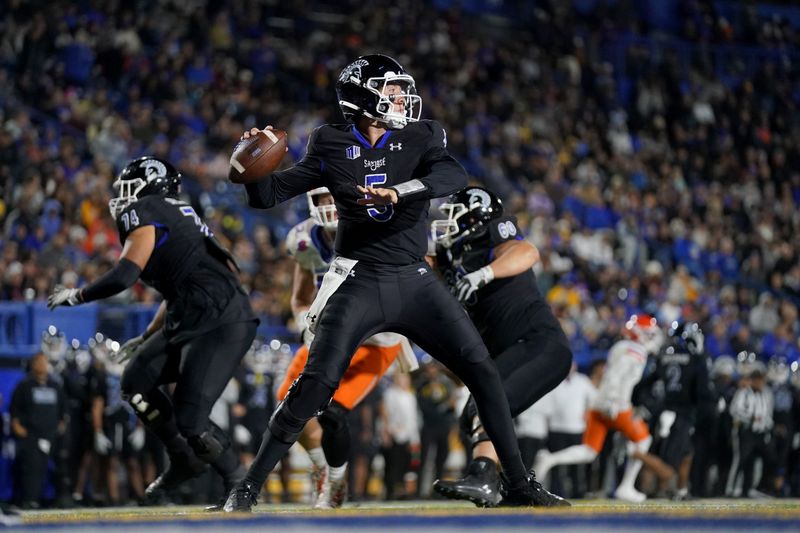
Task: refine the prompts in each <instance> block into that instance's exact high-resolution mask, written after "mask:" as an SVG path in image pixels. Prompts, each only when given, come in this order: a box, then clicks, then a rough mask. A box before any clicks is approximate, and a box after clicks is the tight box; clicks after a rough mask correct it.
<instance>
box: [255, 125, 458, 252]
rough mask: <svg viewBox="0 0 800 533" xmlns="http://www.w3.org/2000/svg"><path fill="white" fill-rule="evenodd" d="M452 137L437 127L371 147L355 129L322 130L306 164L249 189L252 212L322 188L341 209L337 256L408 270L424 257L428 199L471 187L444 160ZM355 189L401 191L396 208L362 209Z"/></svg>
mask: <svg viewBox="0 0 800 533" xmlns="http://www.w3.org/2000/svg"><path fill="white" fill-rule="evenodd" d="M446 146H447V135H446V134H445V131H444V129H442V126H441V125H440V124H439V123H438V122H435V121H430V120H421V121H419V122H412V123H409V124H408V125H407V126H406V127H404V128H403V129H399V130H389V131H387V132H386V133H385V134H384V135H383V136H382V137H381V138H380V139H379V140H378V141H377V142H376V143H375V146H371V145H370V143H369V141H367V139H365V138H364V136H363V135H362V134H361V133H360V132H359V131H358V129H356V128H355V127H354V126H353V125H352V124H332V125H324V126H320V127H319V128H317V129H316V130H314V132H313V133H312V134H311V137H310V138H309V140H308V149H307V151H306V155H305V157H304V158H303V160H302V161H300V162H299V163H297V164H296V165H295V166H293V167H291V168H289V169H287V170H284V171H278V172H273V173H271V174H269V175H268V176H267V177H266V179H264V180H263V181H260V182H257V183H254V184H250V185H247V186H246V187H247V194H248V198H249V203H250V206H252V207H258V208H269V207H272V206H274V205H276V204H278V203H280V202H283V201H285V200H288V199H289V198H292V197H293V196H297V195H298V194H301V193H304V192H306V191H309V190H311V189H314V188H317V187H323V186H324V187H327V188H328V189H329V190H330V192H331V194H332V195H333V198H334V200H335V202H336V211H337V213H338V215H339V228H338V231H337V233H336V253H337V255H341V256H345V257H348V258H350V259H357V260H359V261H363V262H368V263H383V264H390V265H409V264H413V263H417V262H420V261H422V260H423V258H424V256H425V251H426V249H427V235H428V231H427V227H426V224H425V219H426V217H427V213H428V207H429V204H430V199H431V198H438V197H442V196H447V195H449V194H452V193H454V192H456V191H459V190H461V189H463V188H464V187H465V186H466V185H467V175H466V172H465V171H464V169H463V167H462V166H461V165H460V164H459V163H458V162H457V161H456V160H455V159H453V158H452V157H451V156H450V155H449V154H448V153H447V149H446ZM357 185H361V186H370V185H371V186H374V187H384V188H388V187H393V186H394V187H397V186H399V188H398V192H400V201H399V202H398V203H397V204H396V205H386V206H373V207H369V206H363V205H359V204H358V203H357V202H358V200H359V199H361V198H363V197H364V196H363V195H362V194H361V193H359V192H358V189H356V186H357Z"/></svg>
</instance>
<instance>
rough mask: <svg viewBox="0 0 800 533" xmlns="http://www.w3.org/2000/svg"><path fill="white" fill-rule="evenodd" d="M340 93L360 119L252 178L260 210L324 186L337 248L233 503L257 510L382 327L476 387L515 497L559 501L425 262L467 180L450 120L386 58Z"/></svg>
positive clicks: (483, 355) (350, 115) (526, 501)
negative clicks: (297, 361) (424, 112)
mask: <svg viewBox="0 0 800 533" xmlns="http://www.w3.org/2000/svg"><path fill="white" fill-rule="evenodd" d="M336 93H337V96H338V100H339V106H340V108H341V109H342V111H343V113H344V115H345V118H347V119H348V121H350V122H351V124H338V125H323V126H321V127H319V128H317V129H316V130H314V132H313V133H312V135H311V137H310V139H309V142H308V149H307V153H306V155H305V157H304V158H303V160H302V161H300V162H299V163H298V164H297V165H295V166H293V167H292V168H290V169H288V170H284V171H279V172H272V173H270V174H269V175H268V176H265V179H264V180H263V181H260V182H257V183H252V184H249V185H247V186H246V189H247V195H248V199H249V203H250V205H251V206H252V207H256V208H261V209H267V208H270V207H273V206H275V205H277V204H279V203H281V202H283V201H285V200H288V199H290V198H292V197H294V196H297V195H299V194H302V193H305V192H306V191H309V190H311V189H315V188H317V187H323V186H324V187H327V188H328V189H329V190H330V192H331V194H332V195H333V198H334V201H335V204H336V211H337V213H338V214H339V226H338V232H337V234H336V243H335V251H336V255H337V257H336V258H335V259H334V260H333V262H332V264H331V267H330V270H329V271H328V273H326V274H325V277H324V280H323V284H322V287H320V290H319V292H318V295H317V298H316V300H315V302H314V304H313V305H312V306H311V309H310V310H309V315H308V317H309V318H308V322H309V327H310V328H311V329H312V332H313V333H315V334H316V337H315V338H314V341H313V343H312V344H311V347H310V352H309V357H308V363H307V365H306V367H305V370H304V371H303V373H302V374H301V375H300V377H299V378H298V379H297V381H296V382H295V383H294V384H293V386H292V387H291V388H290V390H289V392H288V394H287V396H286V398H285V399H284V400H283V401H282V402H281V403H280V405H279V406H278V408H277V409H276V411H275V413H274V415H273V416H272V419H271V420H270V424H269V428H268V431H267V432H266V433H265V435H264V440H263V442H262V445H261V448H260V449H259V452H258V455H257V456H256V459H255V461H254V462H253V464H252V465H251V467H250V470H249V471H248V473H247V476H246V477H245V479H244V481H243V482H242V483H241V484H240V485H239V486H238V487H237V489H236V490H234V491H232V492H231V494H230V496H229V498H228V501H227V503H226V504H225V510H226V511H237V510H249V509H250V508H251V507H252V505H253V504H254V503H255V501H256V499H257V496H258V493H259V491H260V489H261V486H262V484H263V483H264V480H265V479H266V477H267V475H268V474H269V472H270V471H271V470H272V468H273V467H274V466H275V464H276V463H277V462H278V460H280V458H281V457H282V456H283V455H284V454H285V453H286V452H287V451H288V450H289V447H290V446H291V445H292V443H294V442H295V441H296V440H297V438H298V435H299V434H300V432H301V431H302V429H303V426H304V425H305V424H306V422H307V421H308V420H309V419H310V418H312V417H313V416H315V415H317V414H318V413H319V412H320V411H321V410H323V409H324V408H325V407H326V406H327V405H328V404H329V402H330V400H331V396H332V395H333V392H334V391H335V390H336V388H337V386H338V384H339V380H340V379H341V377H342V375H343V374H344V372H345V370H346V369H347V367H348V365H349V363H350V358H351V356H352V354H353V353H355V351H356V348H357V347H358V346H359V345H360V344H361V343H362V342H364V340H365V339H366V338H367V337H370V336H371V335H374V334H375V333H379V332H382V331H392V332H395V333H400V334H402V335H406V336H407V337H408V338H409V339H411V340H412V341H414V342H416V343H417V344H418V345H419V346H420V347H422V349H424V350H425V351H427V352H428V353H430V354H431V355H433V356H434V357H436V358H437V359H439V360H440V361H441V362H443V363H444V364H446V365H447V366H448V367H450V369H451V370H452V371H453V372H454V373H455V374H457V375H458V376H459V377H460V378H461V379H462V380H463V381H464V383H465V384H466V385H467V387H469V389H470V390H471V391H472V393H473V394H474V395H475V398H476V403H477V406H478V410H479V411H480V412H481V413H483V414H484V415H485V417H484V420H485V422H486V426H487V433H488V434H489V436H490V437H491V438H492V440H493V442H494V444H495V446H496V447H497V450H498V455H499V456H500V462H501V464H502V465H503V470H504V471H505V474H506V476H507V477H508V480H509V483H508V490H509V494H508V497H507V498H506V501H507V502H508V503H509V504H517V505H534V504H539V505H548V504H553V503H554V502H556V501H557V500H556V498H555V497H553V496H552V495H550V494H549V493H546V491H544V489H543V488H541V485H539V484H538V483H537V482H536V481H535V480H534V479H533V478H532V477H530V476H529V475H528V474H527V473H526V472H525V467H524V465H523V464H522V459H521V458H520V454H519V448H518V447H517V443H516V439H515V436H514V426H513V423H512V420H511V415H510V412H509V408H508V401H507V400H506V398H505V395H504V394H503V389H502V382H501V381H500V376H499V374H498V372H497V368H496V367H495V365H494V363H493V362H492V360H491V357H489V353H488V351H487V350H486V347H485V345H484V344H483V342H482V341H481V338H480V335H478V332H477V330H476V329H475V326H474V325H473V324H472V322H471V321H470V320H469V317H468V316H467V315H466V313H464V311H463V309H462V308H461V306H460V305H459V303H458V301H457V300H456V299H455V298H454V297H453V296H452V295H451V294H450V293H449V292H448V290H447V288H446V287H445V285H444V283H442V281H441V280H440V279H439V278H438V276H436V275H435V274H434V273H432V272H431V270H430V267H429V266H428V264H427V263H426V262H425V260H424V256H425V251H426V249H427V233H428V232H427V228H426V224H425V218H426V215H427V212H428V207H429V201H430V199H431V198H436V197H441V196H446V195H449V194H452V193H454V192H456V191H458V190H460V189H462V188H464V187H465V186H466V184H467V176H466V174H465V172H464V169H463V168H462V167H461V165H459V164H458V162H456V160H455V159H453V158H452V157H451V156H450V155H449V154H448V153H447V149H446V145H447V137H446V135H445V132H444V130H443V129H442V126H441V125H440V124H439V123H438V122H435V121H429V120H419V117H420V114H421V106H422V99H421V97H420V96H419V95H417V91H416V86H415V83H414V79H413V78H412V77H411V76H410V75H408V74H407V73H406V72H405V70H403V67H402V66H400V64H399V63H397V62H396V61H395V60H393V59H392V58H390V57H387V56H383V55H368V56H363V57H360V58H358V59H357V60H355V61H354V62H353V63H351V64H349V65H348V66H347V67H345V69H344V70H343V71H342V73H341V75H340V77H339V80H338V82H337V84H336ZM257 131H258V130H256V129H252V130H250V132H246V133H245V135H244V137H247V136H249V135H250V134H255V133H256V132H257Z"/></svg>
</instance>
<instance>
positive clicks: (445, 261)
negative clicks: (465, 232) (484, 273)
mask: <svg viewBox="0 0 800 533" xmlns="http://www.w3.org/2000/svg"><path fill="white" fill-rule="evenodd" d="M521 239H522V234H521V232H520V230H519V228H518V227H517V219H516V217H513V216H504V217H500V218H497V219H495V220H492V221H490V222H489V223H488V224H486V226H485V227H484V228H483V229H482V230H481V231H479V232H478V233H476V234H475V235H474V236H473V237H472V238H470V239H469V240H468V241H467V242H464V241H460V242H457V243H456V244H455V245H454V246H452V247H451V248H445V247H443V246H437V249H436V263H437V267H438V269H439V270H440V272H441V273H442V275H443V277H444V278H445V281H446V282H447V284H448V285H449V286H451V287H452V286H455V284H456V283H457V282H458V280H460V279H461V278H462V277H463V276H464V275H465V274H469V273H471V272H475V271H476V270H479V269H481V268H483V267H484V266H486V265H488V264H489V263H491V262H492V261H494V248H495V247H496V246H498V245H499V244H502V243H504V242H506V241H509V240H521ZM466 306H467V310H468V311H469V315H470V318H472V321H473V322H474V323H475V326H476V327H477V328H478V331H479V332H480V334H481V337H482V338H483V341H484V342H485V343H486V347H487V348H489V352H490V353H491V354H492V355H497V354H500V353H501V352H503V351H504V350H505V349H506V348H508V347H509V346H510V345H512V344H514V343H515V342H517V341H519V340H520V339H524V338H525V337H526V335H527V334H529V333H530V332H532V331H534V330H538V329H540V328H543V327H544V328H554V329H556V330H559V331H560V325H559V324H558V322H557V321H556V319H555V317H553V314H552V313H551V312H550V309H549V307H548V305H547V302H546V301H545V300H544V297H543V296H542V293H541V292H540V291H539V287H538V285H537V284H536V275H535V274H534V273H533V270H528V271H526V272H523V273H521V274H517V275H516V276H512V277H510V278H497V279H495V280H494V281H492V282H491V283H489V284H488V285H486V286H485V287H482V288H481V289H479V290H478V291H476V292H475V294H473V295H472V297H471V298H470V300H469V301H468V302H466Z"/></svg>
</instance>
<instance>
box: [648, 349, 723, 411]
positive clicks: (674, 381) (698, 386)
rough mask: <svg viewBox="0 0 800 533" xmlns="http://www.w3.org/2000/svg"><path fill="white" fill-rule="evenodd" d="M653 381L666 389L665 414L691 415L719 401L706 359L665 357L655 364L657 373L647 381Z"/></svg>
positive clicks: (663, 354) (679, 354) (672, 355)
mask: <svg viewBox="0 0 800 533" xmlns="http://www.w3.org/2000/svg"><path fill="white" fill-rule="evenodd" d="M654 380H660V381H661V382H662V383H663V385H664V402H663V408H664V410H667V411H675V412H677V413H684V414H692V413H695V412H696V411H697V410H698V409H705V408H707V407H708V406H709V405H713V404H714V403H715V401H716V399H715V396H714V387H713V384H712V383H711V381H710V380H709V377H708V363H707V360H706V357H704V356H697V355H690V354H688V353H662V354H661V355H659V356H658V359H657V361H656V368H655V372H654V373H653V375H652V376H651V377H650V378H649V379H648V380H647V381H648V382H650V383H652V382H653V381H654Z"/></svg>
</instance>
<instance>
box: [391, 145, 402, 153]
mask: <svg viewBox="0 0 800 533" xmlns="http://www.w3.org/2000/svg"><path fill="white" fill-rule="evenodd" d="M402 149H403V143H397V144H395V143H389V151H390V152H394V151H395V150H397V151H400V150H402Z"/></svg>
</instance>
